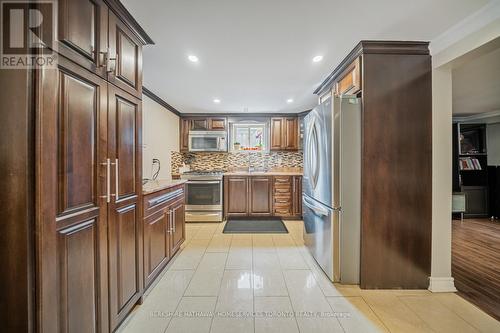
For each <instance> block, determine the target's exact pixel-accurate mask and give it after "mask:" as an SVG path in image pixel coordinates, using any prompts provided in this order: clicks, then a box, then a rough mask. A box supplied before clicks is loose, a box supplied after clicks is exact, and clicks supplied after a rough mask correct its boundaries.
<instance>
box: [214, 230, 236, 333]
mask: <svg viewBox="0 0 500 333" xmlns="http://www.w3.org/2000/svg"><path fill="white" fill-rule="evenodd" d="M222 223H224V222H222ZM214 234H215V233H214ZM212 238H213V236H212ZM210 241H212V239H210ZM232 242H233V239H232V238H231V243H232ZM230 247H231V246H230ZM228 257H229V250H228V253H227V255H226V261H225V262H224V269H223V270H222V277H221V279H220V283H219V290H218V291H217V296H216V299H215V306H214V311H213V316H212V320H211V321H210V327H209V329H208V332H209V333H210V332H212V326H213V324H214V320H215V312H216V310H217V305H218V304H219V296H220V288H221V287H222V281H223V280H224V273H225V272H226V265H227V258H228Z"/></svg>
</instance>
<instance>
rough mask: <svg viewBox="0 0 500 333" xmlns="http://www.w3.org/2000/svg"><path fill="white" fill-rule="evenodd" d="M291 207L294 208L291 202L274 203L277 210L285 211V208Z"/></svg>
mask: <svg viewBox="0 0 500 333" xmlns="http://www.w3.org/2000/svg"><path fill="white" fill-rule="evenodd" d="M291 207H292V203H291V202H290V201H289V200H284V201H282V202H279V201H275V202H274V208H275V209H284V208H287V209H289V208H291Z"/></svg>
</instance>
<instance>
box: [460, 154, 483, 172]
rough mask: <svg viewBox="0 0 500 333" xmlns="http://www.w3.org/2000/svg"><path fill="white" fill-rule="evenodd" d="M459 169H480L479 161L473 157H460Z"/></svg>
mask: <svg viewBox="0 0 500 333" xmlns="http://www.w3.org/2000/svg"><path fill="white" fill-rule="evenodd" d="M459 165H460V170H482V168H481V163H480V162H479V160H478V159H477V158H475V157H460V163H459Z"/></svg>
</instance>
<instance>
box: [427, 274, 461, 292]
mask: <svg viewBox="0 0 500 333" xmlns="http://www.w3.org/2000/svg"><path fill="white" fill-rule="evenodd" d="M429 291H431V292H433V293H454V292H456V291H457V288H455V280H454V279H453V278H452V277H432V276H431V277H429Z"/></svg>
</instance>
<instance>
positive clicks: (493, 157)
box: [486, 123, 500, 165]
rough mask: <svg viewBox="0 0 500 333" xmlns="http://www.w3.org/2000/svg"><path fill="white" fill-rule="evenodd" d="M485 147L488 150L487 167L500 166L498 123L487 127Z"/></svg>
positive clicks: (499, 132)
mask: <svg viewBox="0 0 500 333" xmlns="http://www.w3.org/2000/svg"><path fill="white" fill-rule="evenodd" d="M486 147H487V149H488V165H500V123H496V124H488V125H487V127H486Z"/></svg>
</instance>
